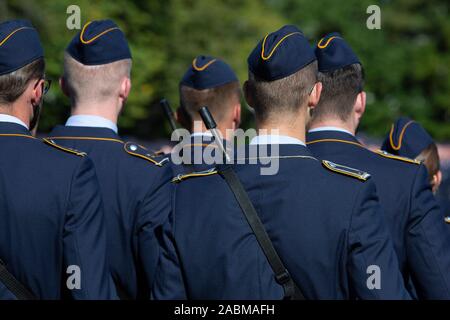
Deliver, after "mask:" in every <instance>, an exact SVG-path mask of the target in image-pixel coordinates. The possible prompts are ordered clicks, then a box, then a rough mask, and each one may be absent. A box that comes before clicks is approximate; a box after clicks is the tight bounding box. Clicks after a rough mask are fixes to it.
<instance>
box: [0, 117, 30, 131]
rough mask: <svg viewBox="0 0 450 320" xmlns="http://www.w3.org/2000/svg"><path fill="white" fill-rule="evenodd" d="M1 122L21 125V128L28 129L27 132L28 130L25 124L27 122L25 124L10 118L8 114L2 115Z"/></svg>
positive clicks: (17, 119)
mask: <svg viewBox="0 0 450 320" xmlns="http://www.w3.org/2000/svg"><path fill="white" fill-rule="evenodd" d="M0 122H12V123H16V124H20V125H21V126H23V127H25V128H27V130H28V126H27V125H26V124H25V122H23V121H22V120H20V119H19V118H16V117H14V116H10V115H8V114H0Z"/></svg>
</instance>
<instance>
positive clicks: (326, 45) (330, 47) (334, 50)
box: [315, 32, 361, 72]
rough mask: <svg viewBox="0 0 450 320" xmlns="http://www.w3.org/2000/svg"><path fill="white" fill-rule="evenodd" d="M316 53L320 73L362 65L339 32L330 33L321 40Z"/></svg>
mask: <svg viewBox="0 0 450 320" xmlns="http://www.w3.org/2000/svg"><path fill="white" fill-rule="evenodd" d="M315 53H316V57H317V61H318V65H319V71H320V72H331V71H334V70H337V69H341V68H344V67H346V66H349V65H351V64H355V63H359V64H361V62H360V61H359V59H358V57H357V56H356V54H355V53H354V52H353V50H352V48H351V47H350V46H349V45H348V43H347V42H345V40H344V39H343V38H342V36H341V35H340V34H339V33H337V32H333V33H329V34H327V35H326V36H325V37H323V38H322V39H320V41H319V42H318V43H317V46H316V49H315Z"/></svg>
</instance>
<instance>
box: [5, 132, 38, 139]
mask: <svg viewBox="0 0 450 320" xmlns="http://www.w3.org/2000/svg"><path fill="white" fill-rule="evenodd" d="M0 137H22V138H29V139H36V138H35V137H33V136H29V135H26V134H18V133H2V134H0Z"/></svg>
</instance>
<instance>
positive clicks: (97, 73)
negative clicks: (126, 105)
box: [64, 52, 132, 101]
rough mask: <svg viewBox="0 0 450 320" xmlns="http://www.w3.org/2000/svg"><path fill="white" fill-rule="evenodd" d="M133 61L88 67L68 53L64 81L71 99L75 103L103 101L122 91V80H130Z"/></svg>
mask: <svg viewBox="0 0 450 320" xmlns="http://www.w3.org/2000/svg"><path fill="white" fill-rule="evenodd" d="M131 65H132V62H131V59H123V60H119V61H115V62H112V63H108V64H104V65H99V66H87V65H84V64H82V63H80V62H78V61H77V60H75V59H74V58H72V57H71V56H70V55H69V54H68V53H67V52H66V53H65V54H64V79H65V80H66V84H67V89H68V90H69V93H70V98H71V99H72V100H74V101H81V100H94V101H103V100H104V99H107V98H109V97H111V96H112V95H113V94H114V93H115V92H116V91H117V92H118V91H119V89H120V80H121V79H122V78H123V77H128V78H130V73H131Z"/></svg>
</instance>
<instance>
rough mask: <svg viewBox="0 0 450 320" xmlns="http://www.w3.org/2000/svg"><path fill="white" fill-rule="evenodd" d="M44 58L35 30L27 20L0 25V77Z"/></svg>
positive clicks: (11, 21)
mask: <svg viewBox="0 0 450 320" xmlns="http://www.w3.org/2000/svg"><path fill="white" fill-rule="evenodd" d="M43 56H44V49H43V48H42V45H41V42H40V40H39V35H38V33H37V31H36V29H35V28H34V27H33V26H32V25H31V23H30V22H29V21H27V20H10V21H6V22H3V23H1V24H0V75H4V74H8V73H11V72H13V71H16V70H18V69H20V68H22V67H25V66H26V65H28V64H30V63H32V62H33V61H35V60H37V59H39V58H42V57H43Z"/></svg>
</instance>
